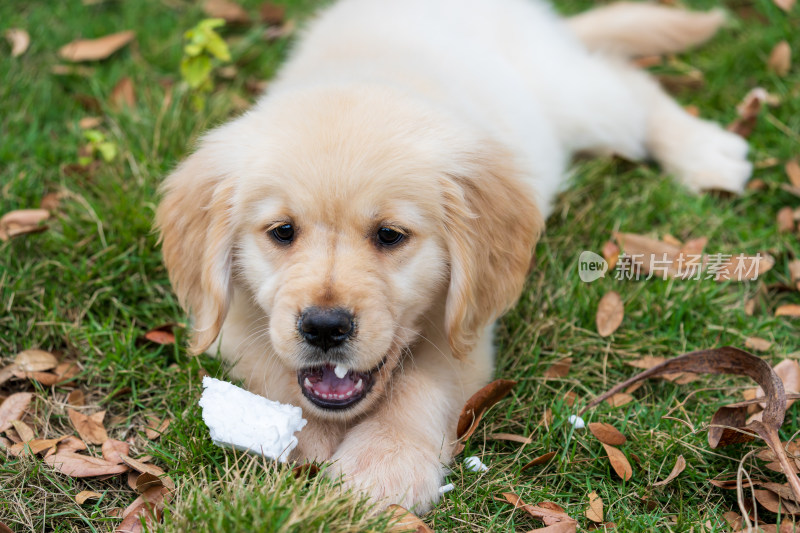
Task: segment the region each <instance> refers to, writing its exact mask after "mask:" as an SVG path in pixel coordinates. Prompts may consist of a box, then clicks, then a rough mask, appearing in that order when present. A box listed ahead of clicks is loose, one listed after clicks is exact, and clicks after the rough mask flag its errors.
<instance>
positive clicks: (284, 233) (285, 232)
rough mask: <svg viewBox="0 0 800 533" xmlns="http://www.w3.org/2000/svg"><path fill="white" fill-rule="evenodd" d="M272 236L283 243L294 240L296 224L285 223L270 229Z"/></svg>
mask: <svg viewBox="0 0 800 533" xmlns="http://www.w3.org/2000/svg"><path fill="white" fill-rule="evenodd" d="M270 234H271V235H272V238H273V239H275V240H276V241H278V242H279V243H281V244H289V243H290V242H292V241H293V240H294V226H292V225H291V224H283V225H281V226H278V227H277V228H275V229H273V230H272V231H270Z"/></svg>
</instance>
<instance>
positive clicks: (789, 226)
mask: <svg viewBox="0 0 800 533" xmlns="http://www.w3.org/2000/svg"><path fill="white" fill-rule="evenodd" d="M775 220H776V222H777V224H778V233H792V232H793V231H794V213H793V212H792V208H791V207H788V206H787V207H782V208H780V209H778V214H777V215H776V216H775Z"/></svg>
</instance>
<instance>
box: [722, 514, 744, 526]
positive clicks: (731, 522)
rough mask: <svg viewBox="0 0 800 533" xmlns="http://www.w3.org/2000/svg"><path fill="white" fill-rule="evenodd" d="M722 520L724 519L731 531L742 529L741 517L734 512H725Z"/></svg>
mask: <svg viewBox="0 0 800 533" xmlns="http://www.w3.org/2000/svg"><path fill="white" fill-rule="evenodd" d="M722 518H724V519H725V522H727V523H728V526H729V527H730V528H731V530H732V531H739V530H740V529H742V522H743V521H742V515H740V514H739V513H737V512H736V511H727V512H725V513H724V514H723V515H722Z"/></svg>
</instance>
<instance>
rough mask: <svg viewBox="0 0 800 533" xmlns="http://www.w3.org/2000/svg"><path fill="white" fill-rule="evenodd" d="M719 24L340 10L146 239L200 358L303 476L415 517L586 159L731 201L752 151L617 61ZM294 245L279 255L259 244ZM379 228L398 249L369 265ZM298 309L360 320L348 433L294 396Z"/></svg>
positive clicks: (222, 133) (346, 1) (414, 2)
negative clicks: (643, 165) (226, 371)
mask: <svg viewBox="0 0 800 533" xmlns="http://www.w3.org/2000/svg"><path fill="white" fill-rule="evenodd" d="M720 23H721V17H720V16H719V15H718V14H715V13H712V14H708V15H704V14H690V13H686V12H682V11H673V10H667V9H665V8H655V7H651V6H642V5H637V4H622V5H618V6H611V7H608V8H601V9H600V10H596V11H593V12H589V13H587V14H585V15H581V16H579V17H576V18H574V19H571V20H570V21H568V22H567V23H564V21H563V20H561V19H559V18H558V17H557V16H556V15H554V14H553V13H552V12H551V10H550V8H549V7H547V6H546V5H544V4H542V3H539V2H536V1H533V0H530V1H528V0H342V1H340V2H338V3H336V4H334V5H333V6H332V7H330V8H328V9H326V10H325V11H323V12H322V14H321V15H320V16H319V17H318V18H316V19H315V20H314V21H312V22H311V23H310V25H309V27H308V28H307V30H306V31H305V32H304V33H303V35H302V37H301V39H300V40H299V43H298V44H297V46H296V48H295V50H294V51H293V53H292V54H291V57H290V58H289V60H288V62H287V63H286V65H285V66H284V67H283V69H282V71H281V72H280V74H279V76H278V78H277V80H276V81H275V82H274V83H273V84H272V85H271V87H270V89H269V92H268V93H267V94H265V95H264V96H263V97H262V98H261V99H260V100H259V102H258V103H257V104H256V106H255V107H254V108H253V109H252V110H250V111H249V112H247V113H245V114H244V115H243V116H241V117H239V118H237V119H235V120H233V121H232V122H230V123H228V124H226V125H224V126H222V127H220V128H217V129H215V130H213V131H212V132H210V133H208V134H207V135H206V136H205V137H204V138H203V139H202V141H201V142H200V145H199V147H198V149H197V151H196V152H195V153H194V154H193V155H191V156H190V157H189V158H188V159H187V160H186V161H185V162H184V163H183V164H181V165H180V166H179V167H178V169H177V170H176V171H175V172H174V173H172V174H171V175H170V176H169V178H167V180H166V182H165V184H164V187H163V192H164V199H163V201H162V203H161V205H160V207H159V209H158V214H157V225H158V227H159V229H160V231H161V234H162V241H163V251H164V259H165V262H166V265H167V268H168V270H169V273H170V279H171V281H172V283H173V287H174V288H175V292H176V294H177V296H178V298H179V299H180V302H181V304H182V305H183V306H184V307H185V308H186V309H187V310H188V311H189V312H190V313H191V314H192V316H193V320H194V334H193V339H192V349H193V350H195V351H196V352H200V351H204V350H208V351H209V352H210V353H219V354H220V355H221V356H222V357H223V358H224V359H225V360H226V361H228V362H229V363H230V364H231V374H232V376H233V377H234V378H239V379H242V380H244V382H245V383H246V385H247V387H248V388H249V389H250V390H252V391H254V392H257V393H259V394H263V395H264V396H267V397H268V398H271V399H273V400H278V401H281V402H290V403H293V404H296V405H301V406H302V407H303V410H304V415H305V417H306V418H307V419H308V420H309V424H308V426H307V427H306V428H305V429H304V430H303V431H302V432H301V433H300V434H299V435H298V437H299V441H300V443H299V446H298V448H297V449H296V451H295V453H294V457H295V458H296V459H298V460H303V461H304V460H309V459H317V460H331V461H333V462H334V465H335V468H334V469H333V471H334V472H338V473H341V474H343V476H344V481H345V483H346V484H347V485H348V486H353V487H356V488H359V489H361V490H364V491H366V492H367V493H368V494H369V495H370V496H371V497H372V498H374V499H375V500H379V501H382V502H384V503H399V504H402V505H404V506H406V507H415V508H416V510H417V511H424V510H425V509H427V508H428V507H429V506H430V505H432V504H433V503H435V502H436V500H437V499H438V497H439V496H438V487H439V485H440V484H441V483H442V471H443V465H445V464H447V463H448V462H449V461H450V460H451V456H452V450H453V444H454V439H455V422H456V418H457V416H458V413H459V410H460V408H461V406H462V405H463V403H464V401H465V400H466V399H467V398H468V397H469V396H470V395H471V394H472V393H474V392H475V391H476V390H477V389H478V388H479V387H480V386H481V385H483V384H484V383H486V382H487V381H488V380H489V379H490V378H491V375H492V368H493V359H494V352H493V348H492V338H491V337H492V335H491V330H492V324H493V322H494V321H495V320H496V319H497V318H498V316H500V315H501V314H502V313H503V312H504V311H505V310H506V309H508V307H509V306H511V305H513V303H514V302H515V300H516V298H517V297H518V295H519V293H520V291H521V289H522V285H523V283H524V280H525V276H526V273H527V269H528V267H529V262H530V258H531V253H532V250H533V247H534V245H535V243H536V240H537V238H538V236H539V233H540V231H541V229H542V225H543V219H544V217H546V216H547V215H548V214H549V212H550V206H551V202H552V200H553V197H554V196H555V194H556V192H557V191H558V190H559V189H560V188H562V187H563V186H564V176H565V174H566V172H565V171H566V165H567V164H568V162H569V160H570V157H571V156H572V155H573V154H574V153H575V152H577V151H586V150H589V151H612V152H616V153H619V154H622V155H625V156H627V157H630V158H645V157H652V158H653V159H655V160H656V161H658V162H659V163H660V164H661V165H663V167H664V168H665V169H667V170H668V171H669V172H670V173H671V174H673V175H674V177H675V178H676V179H678V180H679V181H680V182H682V183H683V184H684V185H686V186H687V187H689V188H690V189H692V190H701V189H705V188H710V187H714V188H721V189H726V190H730V191H734V192H736V191H741V190H742V188H743V186H744V183H745V182H746V180H747V178H748V177H749V174H750V168H751V167H750V164H749V163H748V162H747V160H746V158H745V156H746V152H747V145H746V143H745V142H744V141H743V140H742V139H740V138H738V137H736V136H735V135H733V134H731V133H728V132H726V131H724V130H723V129H721V128H720V127H719V126H717V125H716V124H713V123H710V122H706V121H702V120H699V119H697V118H694V117H692V116H690V115H689V114H687V113H685V112H684V111H683V109H682V108H681V107H680V106H679V105H678V104H676V103H675V102H674V101H673V100H672V99H671V98H670V97H668V96H667V95H666V94H665V93H664V92H663V91H662V90H661V89H660V88H659V87H658V85H657V84H656V83H655V82H653V81H652V80H651V79H650V78H649V77H648V76H647V75H646V74H645V73H643V72H640V71H638V70H636V69H635V68H633V67H632V66H630V65H629V64H628V63H627V62H626V57H628V56H633V55H638V54H649V53H658V52H668V51H669V52H672V51H677V50H680V49H682V48H685V47H688V46H692V45H695V44H697V43H699V42H702V41H704V40H705V39H707V38H709V37H710V36H711V34H713V32H714V30H715V29H716V28H717V27H718V26H719V24H720ZM284 223H291V224H293V226H294V227H295V228H296V237H295V240H294V242H292V243H291V245H289V246H285V245H279V244H276V242H275V241H274V240H273V239H271V238H270V237H269V230H270V228H273V227H275V225H276V224H284ZM382 225H394V226H397V227H402V228H405V229H406V230H407V233H408V237H407V238H406V240H405V241H403V243H402V245H400V246H397V247H396V248H392V249H385V248H381V247H379V246H376V244H375V232H376V230H377V228H378V227H380V226H382ZM309 306H320V307H339V308H346V309H349V310H351V311H352V312H353V313H354V314H355V315H356V320H357V321H358V331H357V335H355V336H354V337H353V338H352V339H351V340H350V341H348V343H347V345H346V349H345V350H344V352H343V353H344V354H345V355H344V356H343V357H344V358H345V360H346V364H347V366H349V368H352V369H356V370H359V371H366V370H368V369H371V368H374V367H375V366H376V365H377V364H378V363H379V362H380V361H381V360H382V359H384V358H385V359H386V361H387V362H386V364H385V366H384V367H383V368H382V369H381V370H380V372H379V377H378V379H377V382H376V385H375V388H374V389H373V390H372V391H371V392H370V393H369V394H367V396H366V397H365V398H364V399H363V400H361V401H360V402H359V403H358V404H356V405H355V406H354V407H353V408H351V409H349V410H346V411H329V410H325V409H321V408H319V407H316V406H315V405H313V404H311V403H310V402H309V401H308V400H306V398H305V397H304V396H303V395H302V394H301V392H300V387H299V385H298V380H297V371H298V369H300V368H302V367H304V366H305V365H308V357H309V354H310V353H311V352H310V351H309V348H308V346H305V345H304V343H303V340H302V339H301V338H300V336H299V335H298V331H297V321H298V315H299V313H300V312H301V311H302V310H303V309H305V308H307V307H309Z"/></svg>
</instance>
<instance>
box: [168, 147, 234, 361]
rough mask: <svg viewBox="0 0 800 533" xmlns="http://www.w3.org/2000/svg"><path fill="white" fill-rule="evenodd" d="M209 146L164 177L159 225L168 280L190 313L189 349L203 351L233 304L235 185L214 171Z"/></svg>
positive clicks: (197, 351) (215, 335) (216, 333)
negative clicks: (233, 208) (231, 213)
mask: <svg viewBox="0 0 800 533" xmlns="http://www.w3.org/2000/svg"><path fill="white" fill-rule="evenodd" d="M212 154H213V152H212V151H211V150H210V148H208V147H205V148H204V147H202V146H201V148H200V149H199V150H198V151H197V152H195V153H194V154H193V155H191V156H190V157H189V158H188V159H187V160H186V161H184V162H183V163H181V165H180V166H179V167H178V168H177V169H176V170H175V171H174V172H173V173H172V174H170V176H169V177H167V179H166V180H165V181H164V183H163V184H162V186H161V192H162V194H163V199H162V201H161V204H160V205H159V206H158V210H157V212H156V228H157V229H158V230H159V231H160V233H161V236H160V241H161V244H162V252H163V255H164V263H165V264H166V266H167V271H168V272H169V279H170V282H171V283H172V287H173V289H174V290H175V294H176V295H177V296H178V301H179V302H180V304H181V306H182V307H183V308H184V309H185V310H186V311H187V312H189V313H190V314H191V315H192V318H193V321H194V323H193V326H192V328H193V332H192V337H191V340H190V343H189V349H190V351H191V352H192V353H194V354H199V353H201V352H203V351H205V350H206V349H208V347H209V346H210V345H211V344H212V343H213V342H214V340H215V339H216V338H217V336H219V332H220V329H221V328H222V323H223V321H224V320H225V315H226V314H227V312H228V306H229V304H230V299H231V293H232V285H231V269H232V260H233V229H232V224H231V221H230V211H231V199H232V196H233V185H232V183H231V180H226V179H225V176H224V172H218V171H215V168H214V166H215V161H220V159H218V158H216V157H214V156H213V155H212Z"/></svg>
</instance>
